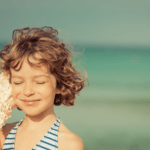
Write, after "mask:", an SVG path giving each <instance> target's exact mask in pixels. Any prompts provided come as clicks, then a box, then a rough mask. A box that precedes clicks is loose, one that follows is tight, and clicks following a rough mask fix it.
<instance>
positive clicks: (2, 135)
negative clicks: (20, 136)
mask: <svg viewBox="0 0 150 150" xmlns="http://www.w3.org/2000/svg"><path fill="white" fill-rule="evenodd" d="M16 123H18V122H13V123H6V124H5V125H4V126H3V127H2V128H1V129H0V148H2V147H3V144H4V142H5V139H6V136H7V134H8V133H9V131H10V130H11V129H12V128H13V127H14V126H15V125H16Z"/></svg>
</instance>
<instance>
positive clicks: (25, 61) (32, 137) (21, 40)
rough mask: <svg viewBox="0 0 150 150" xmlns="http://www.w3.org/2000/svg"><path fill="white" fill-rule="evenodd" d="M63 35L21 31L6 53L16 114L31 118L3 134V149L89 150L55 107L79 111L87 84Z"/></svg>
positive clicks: (5, 128)
mask: <svg viewBox="0 0 150 150" xmlns="http://www.w3.org/2000/svg"><path fill="white" fill-rule="evenodd" d="M57 35H58V31H57V30H55V29H53V28H52V27H42V28H35V27H34V28H29V27H27V28H23V29H17V30H14V31H13V36H12V42H11V43H10V44H8V45H6V46H5V47H4V49H3V50H1V52H0V57H1V60H2V62H3V66H1V70H2V71H3V73H5V74H8V75H9V84H10V86H11V89H12V91H11V96H12V98H13V101H14V105H13V107H12V109H14V108H16V107H17V109H19V110H22V111H24V112H25V114H26V116H25V117H24V118H23V119H22V120H20V121H19V122H14V123H7V124H5V125H4V126H3V128H2V129H1V130H0V142H1V143H0V147H1V149H3V150H9V149H11V150H12V149H15V150H45V149H46V150H84V144H83V141H82V140H81V138H80V137H78V136H77V135H76V134H74V133H73V132H71V131H70V130H69V129H68V128H67V127H66V126H65V125H64V124H63V123H62V121H61V120H60V118H59V117H57V116H56V115H55V112H54V105H57V106H58V105H61V104H63V105H65V106H73V105H74V101H75V95H76V94H78V93H79V92H80V91H81V90H82V89H83V87H84V86H85V84H84V82H85V80H86V79H87V77H84V78H81V73H82V71H81V72H79V71H77V70H76V69H75V68H74V66H73V64H72V62H71V54H72V52H71V51H70V50H68V49H67V48H65V44H64V43H63V42H62V41H61V40H60V39H59V38H58V37H57Z"/></svg>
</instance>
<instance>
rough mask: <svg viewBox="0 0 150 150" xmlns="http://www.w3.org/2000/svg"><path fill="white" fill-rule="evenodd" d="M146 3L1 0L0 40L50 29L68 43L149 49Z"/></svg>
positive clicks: (149, 5) (144, 0) (126, 0)
mask: <svg viewBox="0 0 150 150" xmlns="http://www.w3.org/2000/svg"><path fill="white" fill-rule="evenodd" d="M149 8H150V1H149V0H57V1H56V0H25V1H24V0H5V1H4V0H0V21H1V23H0V41H1V42H3V41H8V40H11V36H12V32H13V30H14V29H18V28H22V27H24V26H29V27H33V26H38V27H42V26H52V27H54V28H57V29H59V30H61V33H63V34H60V37H62V38H64V39H66V40H68V41H69V42H71V43H78V44H93V45H125V46H127V45H129V46H131V45H133V46H148V47H149V46H150V18H149V16H150V9H149Z"/></svg>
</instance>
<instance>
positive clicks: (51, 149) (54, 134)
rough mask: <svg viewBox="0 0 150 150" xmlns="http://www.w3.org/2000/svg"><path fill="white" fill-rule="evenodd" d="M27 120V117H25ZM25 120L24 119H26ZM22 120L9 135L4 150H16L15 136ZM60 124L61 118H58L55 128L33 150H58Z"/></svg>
mask: <svg viewBox="0 0 150 150" xmlns="http://www.w3.org/2000/svg"><path fill="white" fill-rule="evenodd" d="M24 118H25V117H24ZM24 118H23V119H24ZM23 119H22V120H20V121H19V122H18V123H17V124H16V125H15V126H14V127H13V128H12V129H11V131H10V132H9V133H8V135H7V137H6V139H5V143H4V145H3V150H14V142H15V136H16V132H17V129H18V126H19V125H20V124H21V122H22V121H23ZM59 124H60V118H59V117H57V119H56V121H55V123H54V124H53V126H52V127H51V128H50V129H49V131H48V132H47V133H46V134H45V135H44V137H43V138H42V139H41V140H40V141H39V143H38V144H36V146H35V147H34V148H32V150H58V128H59Z"/></svg>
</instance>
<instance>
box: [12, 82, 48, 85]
mask: <svg viewBox="0 0 150 150" xmlns="http://www.w3.org/2000/svg"><path fill="white" fill-rule="evenodd" d="M44 83H45V82H42V83H38V84H44ZM14 84H15V85H19V84H21V83H15V82H14Z"/></svg>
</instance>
